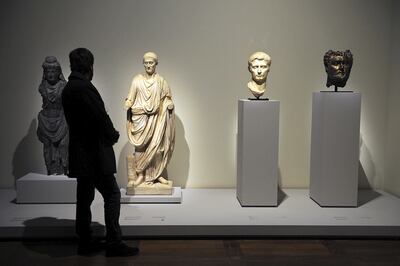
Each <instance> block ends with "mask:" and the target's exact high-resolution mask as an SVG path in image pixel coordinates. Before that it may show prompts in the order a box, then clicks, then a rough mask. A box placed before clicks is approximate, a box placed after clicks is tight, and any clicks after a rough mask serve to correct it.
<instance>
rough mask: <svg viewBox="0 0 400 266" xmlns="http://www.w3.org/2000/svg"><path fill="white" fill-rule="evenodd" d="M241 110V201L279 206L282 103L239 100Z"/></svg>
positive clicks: (239, 140) (239, 151) (239, 154)
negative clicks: (280, 109) (280, 104)
mask: <svg viewBox="0 0 400 266" xmlns="http://www.w3.org/2000/svg"><path fill="white" fill-rule="evenodd" d="M238 109H239V111H238V135H237V191H236V196H237V199H238V200H239V202H240V204H241V205H242V206H277V205H278V144H279V101H251V100H239V103H238Z"/></svg>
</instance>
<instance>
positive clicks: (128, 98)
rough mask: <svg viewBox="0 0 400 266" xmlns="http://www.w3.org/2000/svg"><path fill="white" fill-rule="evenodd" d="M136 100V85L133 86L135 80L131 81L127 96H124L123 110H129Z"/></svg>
mask: <svg viewBox="0 0 400 266" xmlns="http://www.w3.org/2000/svg"><path fill="white" fill-rule="evenodd" d="M135 98H136V85H135V79H133V81H132V84H131V87H130V89H129V93H128V96H126V99H125V110H129V109H130V108H131V107H132V105H133V103H134V101H135Z"/></svg>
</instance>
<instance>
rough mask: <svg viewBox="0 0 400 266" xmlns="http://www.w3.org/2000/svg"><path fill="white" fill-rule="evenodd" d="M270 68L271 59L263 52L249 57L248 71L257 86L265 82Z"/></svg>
mask: <svg viewBox="0 0 400 266" xmlns="http://www.w3.org/2000/svg"><path fill="white" fill-rule="evenodd" d="M270 67H271V57H270V56H269V55H267V54H266V53H264V52H255V53H254V54H252V55H251V56H250V57H249V60H248V69H249V71H250V73H251V77H252V80H253V81H254V82H255V83H257V84H258V85H261V84H264V83H265V82H266V81H267V76H268V72H269V69H270Z"/></svg>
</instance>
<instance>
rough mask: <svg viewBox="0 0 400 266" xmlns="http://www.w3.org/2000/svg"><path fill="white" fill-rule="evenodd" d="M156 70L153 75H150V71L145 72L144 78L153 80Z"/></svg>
mask: <svg viewBox="0 0 400 266" xmlns="http://www.w3.org/2000/svg"><path fill="white" fill-rule="evenodd" d="M156 74H157V73H156V72H154V73H153V74H151V75H149V74H148V73H144V75H143V76H144V78H145V79H146V80H148V81H151V80H153V79H154V78H155V76H156Z"/></svg>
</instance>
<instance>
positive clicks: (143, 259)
mask: <svg viewBox="0 0 400 266" xmlns="http://www.w3.org/2000/svg"><path fill="white" fill-rule="evenodd" d="M127 243H128V244H129V245H132V246H139V247H140V250H141V252H140V255H138V256H136V257H130V258H107V257H105V256H104V253H98V254H95V255H93V256H90V257H82V256H78V255H77V254H76V243H75V242H74V241H73V240H43V241H38V240H32V241H0V265H4V266H6V265H7V266H13V265H24V266H25V265H26V266H28V265H29V266H35V265H40V266H47V265H56V266H64V265H68V266H70V265H79V266H80V265H82V266H83V265H84V266H91V265H93V266H102V265H117V266H128V265H129V266H132V265H135V266H153V265H154V266H156V265H162V266H172V265H173V266H178V265H188V266H211V265H217V266H219V265H221V266H258V265H268V266H274V265H285V266H291V265H296V266H302V265H307V266H313V265H318V266H334V265H335V266H337V265H339V266H348V265H355V266H400V241H399V240H333V239H330V240H316V239H260V240H254V239H252V240H236V239H233V240H232V239H222V240H204V239H201V240H186V239H185V240H182V239H180V240H128V241H127Z"/></svg>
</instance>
